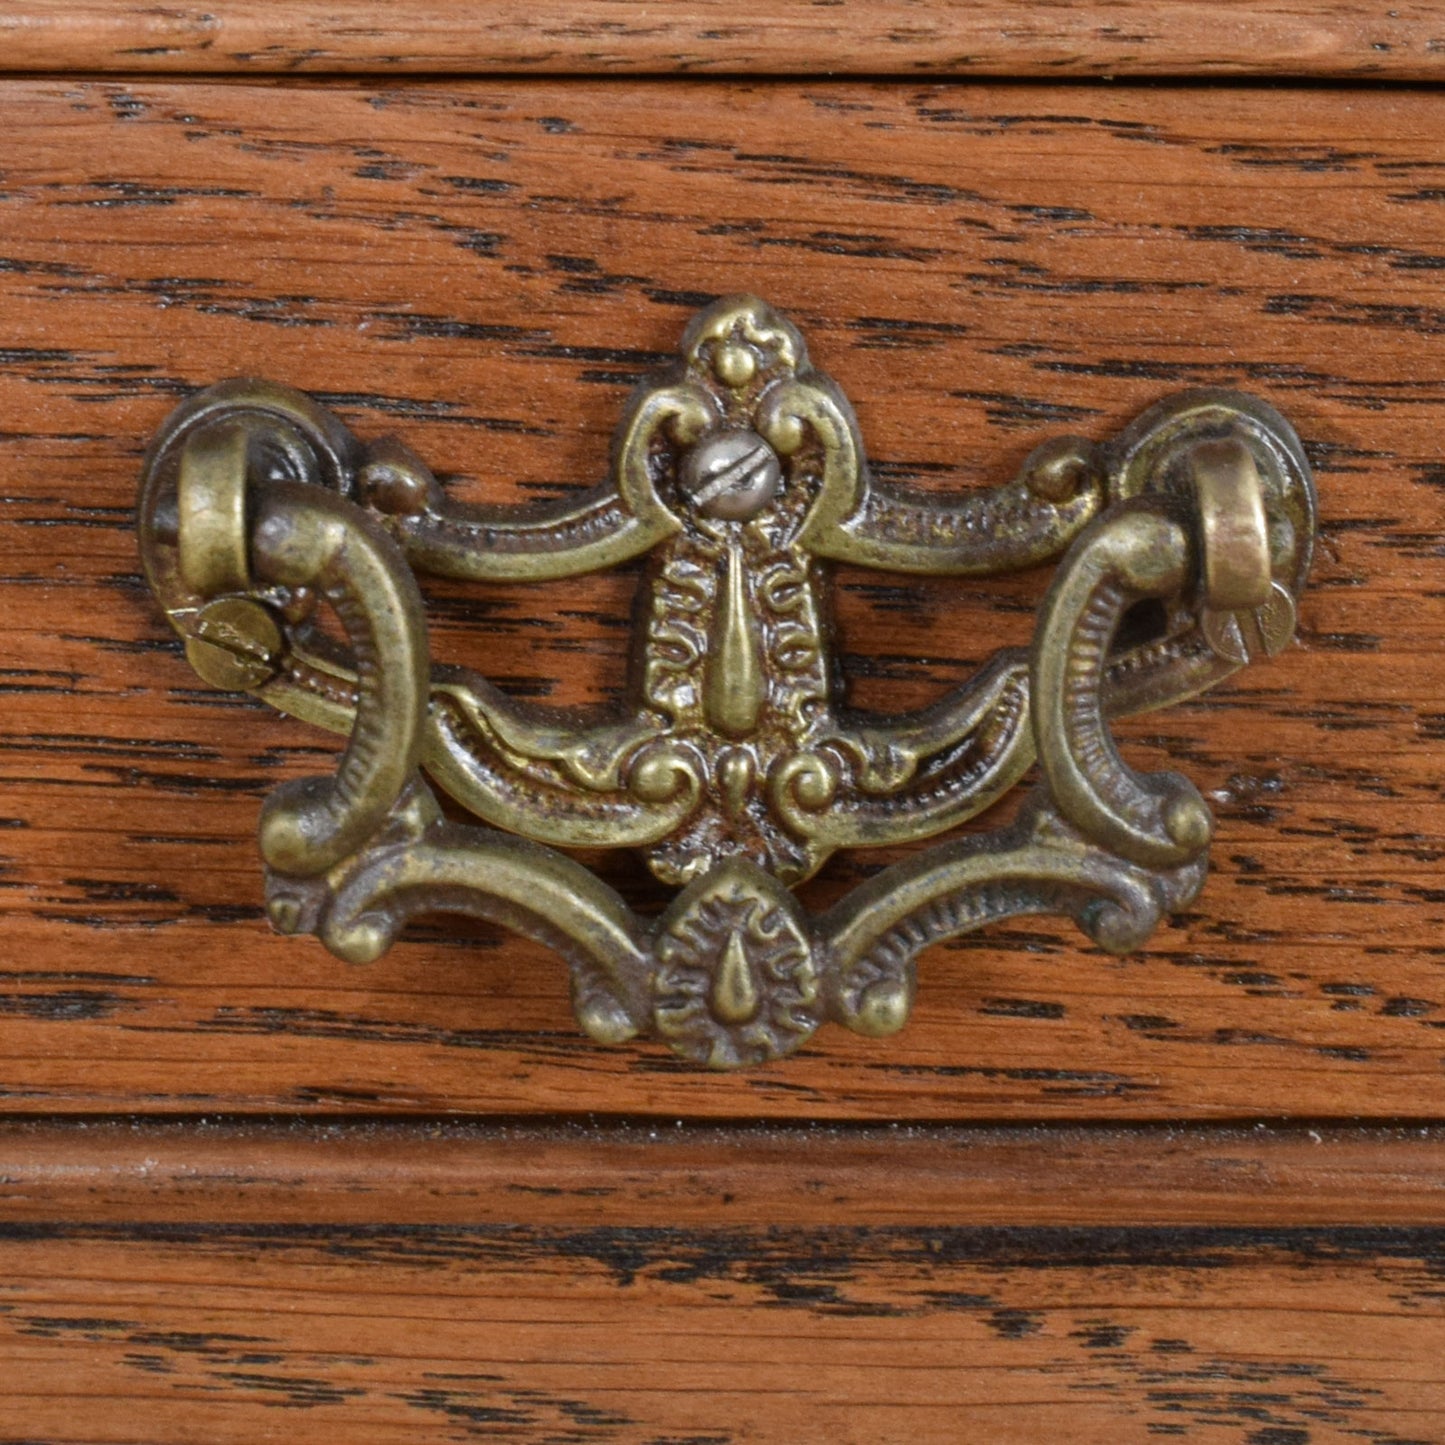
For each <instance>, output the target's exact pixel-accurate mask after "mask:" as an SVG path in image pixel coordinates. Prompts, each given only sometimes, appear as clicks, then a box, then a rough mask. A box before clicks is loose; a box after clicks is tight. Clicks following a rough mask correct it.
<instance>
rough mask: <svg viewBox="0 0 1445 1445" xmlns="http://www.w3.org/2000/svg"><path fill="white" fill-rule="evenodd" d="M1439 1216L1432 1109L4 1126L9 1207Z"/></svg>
mask: <svg viewBox="0 0 1445 1445" xmlns="http://www.w3.org/2000/svg"><path fill="white" fill-rule="evenodd" d="M198 1219H203V1220H209V1221H213V1222H225V1223H227V1224H309V1225H314V1226H321V1225H358V1224H378V1225H380V1224H398V1225H400V1224H405V1225H430V1224H445V1225H464V1224H465V1225H475V1224H515V1223H517V1222H518V1221H521V1220H525V1221H526V1222H527V1223H528V1224H531V1225H535V1226H539V1227H540V1226H545V1227H547V1228H581V1227H593V1226H596V1227H603V1226H606V1227H621V1226H626V1227H642V1226H646V1227H660V1226H671V1227H678V1228H684V1227H686V1228H695V1227H700V1226H704V1225H706V1226H726V1227H728V1228H760V1227H764V1226H782V1225H799V1226H809V1227H812V1226H822V1225H837V1226H841V1225H850V1226H862V1225H868V1226H874V1225H879V1226H890V1227H891V1226H904V1225H906V1226H910V1227H918V1228H921V1227H925V1226H928V1225H932V1224H937V1223H939V1222H940V1221H942V1222H946V1223H948V1224H949V1225H953V1226H962V1225H969V1226H979V1225H988V1226H996V1225H1010V1226H1028V1227H1031V1228H1033V1227H1040V1226H1062V1225H1071V1226H1076V1227H1078V1228H1081V1229H1082V1228H1089V1227H1095V1228H1098V1227H1104V1228H1113V1227H1114V1226H1116V1225H1119V1224H1122V1223H1127V1224H1129V1225H1130V1226H1131V1227H1138V1226H1162V1225H1171V1226H1179V1225H1184V1226H1192V1227H1198V1226H1228V1227H1233V1228H1238V1227H1245V1226H1249V1227H1259V1226H1269V1227H1277V1226H1283V1225H1289V1226H1341V1225H1369V1226H1373V1227H1378V1228H1381V1229H1383V1228H1387V1227H1395V1228H1400V1227H1406V1228H1417V1227H1420V1226H1445V1131H1442V1130H1440V1129H1439V1128H1427V1127H1419V1126H1416V1127H1412V1128H1380V1127H1374V1128H1368V1129H1366V1128H1348V1127H1345V1128H1342V1127H1339V1126H1334V1127H1331V1126H1328V1125H1320V1126H1307V1125H1298V1126H1282V1125H1274V1126H1265V1125H1262V1124H1261V1125H1255V1126H1251V1127H1247V1128H1234V1129H1228V1128H1213V1129H1206V1128H1199V1127H1197V1126H1196V1127H1182V1128H1181V1127H1177V1126H1171V1127H1167V1128H1166V1127H1157V1126H1156V1127H1149V1126H1137V1125H1136V1126H1134V1127H1132V1128H1130V1129H1127V1130H1120V1129H1103V1128H1091V1129H1079V1128H1067V1127H1059V1126H1053V1127H1043V1126H1035V1127H1032V1128H973V1129H920V1128H911V1129H877V1128H874V1129H826V1128H816V1127H815V1128H787V1127H777V1126H774V1127H770V1128H757V1127H752V1128H747V1127H744V1128H738V1127H730V1128H726V1129H721V1128H697V1127H687V1128H684V1127H668V1126H662V1127H654V1128H641V1127H636V1126H631V1127H628V1126H623V1127H616V1126H614V1127H607V1128H602V1127H597V1126H592V1127H586V1126H580V1125H576V1124H574V1125H571V1126H566V1127H563V1126H556V1125H553V1126H550V1127H547V1126H539V1125H530V1126H529V1125H513V1126H502V1127H499V1126H496V1125H492V1126H488V1127H485V1128H484V1127H479V1126H468V1125H458V1124H448V1123H446V1122H444V1121H427V1122H407V1123H401V1122H388V1123H383V1122H378V1121H369V1122H365V1123H359V1122H347V1121H331V1122H328V1123H325V1124H315V1123H307V1122H303V1121H291V1122H289V1123H281V1122H269V1123H237V1122H221V1121H215V1120H209V1121H208V1120H201V1121H195V1120H191V1121H188V1122H151V1123H144V1124H137V1123H133V1122H129V1123H128V1122H124V1121H119V1120H116V1121H105V1120H87V1121H74V1122H71V1123H69V1124H65V1123H31V1124H27V1123H14V1122H12V1123H9V1124H7V1125H6V1126H4V1127H3V1128H0V1220H3V1221H4V1222H5V1223H8V1224H22V1223H45V1222H53V1221H55V1220H64V1221H65V1222H66V1223H68V1224H72V1225H77V1224H91V1223H94V1224H104V1225H112V1224H115V1223H117V1222H121V1221H124V1222H126V1223H128V1224H183V1223H187V1222H189V1221H193V1220H198Z"/></svg>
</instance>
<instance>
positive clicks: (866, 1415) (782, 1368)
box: [0, 1222, 1445, 1445]
mask: <svg viewBox="0 0 1445 1445" xmlns="http://www.w3.org/2000/svg"><path fill="white" fill-rule="evenodd" d="M1442 1270H1445V1236H1442V1234H1441V1233H1440V1232H1439V1231H1399V1232H1394V1233H1387V1232H1382V1231H1372V1230H1348V1229H1339V1230H1302V1229H1292V1230H1290V1229H1284V1230H1275V1231H1262V1232H1246V1231H1228V1230H1187V1229H1172V1230H1140V1229H1113V1230H1046V1229H1044V1230H1030V1229H998V1230H977V1229H960V1228H958V1227H956V1226H951V1225H948V1224H944V1223H940V1224H935V1225H933V1226H930V1227H927V1228H893V1229H889V1228H876V1227H875V1228H847V1229H838V1228H831V1229H830V1228H806V1227H797V1226H793V1227H785V1228H776V1227H775V1228H767V1229H728V1228H717V1227H714V1228H706V1227H703V1228H676V1227H672V1228H631V1229H628V1228H590V1229H580V1230H568V1229H549V1228H545V1227H539V1226H536V1225H531V1224H518V1225H515V1226H512V1227H496V1226H475V1227H470V1228H445V1227H430V1228H416V1227H412V1228H402V1227H397V1226H392V1225H373V1226H356V1227H350V1228H332V1229H326V1230H317V1229H315V1228H308V1227H307V1226H304V1225H282V1226H269V1227H268V1226H251V1227H246V1226H239V1225H227V1224H210V1223H200V1222H196V1223H190V1224H181V1225H149V1226H146V1225H134V1226H123V1225H117V1226H114V1227H111V1228H108V1229H106V1228H95V1229H88V1228H80V1227H76V1226H69V1225H33V1226H24V1225H16V1226H11V1227H3V1228H0V1275H3V1281H4V1282H3V1285H0V1358H3V1359H4V1360H5V1361H6V1364H7V1366H8V1368H7V1369H5V1370H4V1371H0V1412H3V1419H4V1421H5V1425H4V1429H5V1431H6V1434H7V1436H8V1438H10V1439H16V1440H19V1439H24V1440H27V1441H44V1442H47V1445H62V1442H64V1445H79V1442H86V1445H100V1442H106V1445H111V1442H114V1445H120V1442H133V1441H136V1440H141V1439H143V1440H145V1441H147V1442H148V1445H169V1442H176V1445H194V1442H195V1441H197V1440H205V1441H207V1442H215V1445H230V1442H237V1445H240V1442H245V1445H251V1442H254V1441H257V1440H263V1439H274V1438H287V1439H298V1438H300V1439H305V1440H344V1441H346V1442H347V1445H377V1442H382V1441H427V1442H435V1441H472V1440H488V1441H511V1440H525V1441H532V1442H543V1441H555V1442H569V1441H572V1442H580V1441H586V1442H619V1445H620V1442H628V1445H681V1442H688V1445H704V1442H706V1445H733V1442H744V1441H749V1442H760V1441H767V1442H779V1445H784V1442H786V1445H792V1442H797V1441H816V1440H837V1441H840V1442H847V1445H876V1442H885V1441H888V1442H891V1441H896V1440H922V1441H929V1442H948V1445H952V1442H956V1441H960V1440H967V1441H987V1442H989V1445H995V1442H997V1445H1034V1442H1037V1441H1039V1440H1047V1439H1066V1440H1068V1441H1070V1442H1080V1445H1114V1442H1118V1441H1128V1442H1134V1441H1138V1442H1144V1441H1153V1440H1155V1439H1159V1438H1163V1439H1183V1440H1187V1441H1191V1442H1196V1445H1327V1442H1347V1441H1356V1440H1368V1441H1371V1442H1374V1445H1429V1442H1432V1441H1437V1440H1438V1439H1439V1433H1438V1427H1439V1424H1440V1421H1441V1419H1442V1417H1445V1386H1442V1382H1441V1375H1440V1370H1439V1358H1440V1353H1441V1350H1442V1348H1445V1321H1442V1313H1441V1308H1440V1287H1441V1277H1442ZM298 1432H299V1433H298Z"/></svg>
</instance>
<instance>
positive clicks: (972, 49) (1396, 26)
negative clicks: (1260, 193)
mask: <svg viewBox="0 0 1445 1445" xmlns="http://www.w3.org/2000/svg"><path fill="white" fill-rule="evenodd" d="M0 42H3V45H4V62H3V63H4V65H5V67H6V68H8V69H11V70H66V69H79V70H124V71H153V70H169V71H176V70H181V71H223V70H237V71H248V72H253V73H254V72H258V71H260V72H272V73H279V74H287V73H292V72H295V71H310V72H326V71H330V72H337V71H351V72H357V71H363V72H396V71H407V70H410V71H431V72H448V71H450V72H463V73H468V72H469V73H472V74H478V73H483V72H487V71H524V72H529V73H588V72H593V73H595V72H604V73H606V72H619V71H621V72H628V73H636V72H644V73H653V74H656V73H665V72H698V71H722V72H731V73H737V72H743V71H747V72H754V73H762V74H789V73H791V74H800V73H810V74H817V73H832V74H854V75H903V76H909V77H915V76H918V75H920V74H939V75H970V76H1052V77H1059V76H1087V75H1102V76H1136V75H1152V76H1159V75H1169V76H1178V75H1191V76H1219V75H1225V76H1230V75H1290V76H1330V77H1335V78H1340V77H1366V78H1369V79H1372V80H1376V79H1388V80H1433V79H1439V78H1440V76H1441V75H1442V73H1445V21H1442V18H1441V15H1440V10H1439V7H1438V6H1436V5H1432V4H1428V3H1414V4H1400V5H1390V6H1388V7H1387V6H1385V5H1381V4H1369V3H1360V0H1267V3H1260V0H1213V3H1209V4H1202V3H1194V0H1059V3H1049V4H1044V3H1039V0H1034V3H1030V4H1019V3H1017V0H849V3H848V4H846V5H842V4H836V3H834V4H821V3H817V0H668V3H667V4H666V5H652V6H648V7H645V8H639V7H638V6H637V5H635V4H633V3H631V0H566V3H561V4H557V3H553V4H532V5H526V4H518V3H516V0H502V3H497V0H493V3H490V4H489V5H488V6H487V8H486V12H485V21H484V22H483V23H479V22H478V18H477V10H476V6H475V5H473V4H470V3H461V0H452V3H447V0H388V3H386V4H383V5H378V4H375V3H371V0H366V3H359V0H348V3H340V4H338V3H327V4H318V3H305V0H288V3H287V4H285V5H277V4H276V3H275V0H217V3H214V4H208V5H206V6H204V7H197V6H172V5H165V6H162V5H152V4H137V3H124V0H89V3H86V0H14V3H12V4H9V5H7V6H6V8H5V12H4V13H3V14H0Z"/></svg>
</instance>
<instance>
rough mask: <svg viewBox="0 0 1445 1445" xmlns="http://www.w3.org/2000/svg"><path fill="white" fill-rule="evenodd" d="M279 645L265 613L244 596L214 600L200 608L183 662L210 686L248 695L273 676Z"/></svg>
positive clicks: (277, 630)
mask: <svg viewBox="0 0 1445 1445" xmlns="http://www.w3.org/2000/svg"><path fill="white" fill-rule="evenodd" d="M284 646H285V643H284V640H283V638H282V635H281V628H280V626H279V625H278V624H277V622H276V619H275V618H274V617H273V616H272V615H271V611H270V609H269V608H267V607H265V606H263V605H262V604H261V603H259V602H255V601H253V600H252V599H251V598H249V597H217V598H216V599H215V600H214V601H213V602H208V603H206V605H205V606H204V607H203V608H201V611H200V614H199V615H198V616H197V618H196V621H195V626H194V630H193V631H192V633H191V636H190V637H189V638H187V639H186V657H187V659H188V660H189V661H190V664H191V666H192V667H193V668H195V670H196V671H197V672H198V673H199V674H200V675H201V677H202V679H203V680H204V681H206V682H208V683H210V684H211V686H212V687H220V688H225V689H226V691H228V692H249V691H251V689H253V688H257V687H260V686H261V685H262V684H263V683H267V682H270V680H271V679H272V678H273V677H275V676H276V673H277V670H278V669H279V668H280V666H281V654H282V651H283V649H284Z"/></svg>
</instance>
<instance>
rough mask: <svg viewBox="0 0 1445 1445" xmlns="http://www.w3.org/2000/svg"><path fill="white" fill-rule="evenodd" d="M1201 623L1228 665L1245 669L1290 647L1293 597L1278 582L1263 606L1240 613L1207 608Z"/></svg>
mask: <svg viewBox="0 0 1445 1445" xmlns="http://www.w3.org/2000/svg"><path fill="white" fill-rule="evenodd" d="M1199 623H1200V628H1201V630H1202V631H1203V633H1204V640H1205V641H1206V642H1208V644H1209V645H1210V647H1211V648H1213V650H1214V651H1215V652H1216V653H1217V654H1218V655H1219V656H1220V657H1222V658H1223V659H1224V660H1225V661H1226V662H1232V663H1234V664H1235V665H1236V666H1239V667H1243V666H1244V665H1245V664H1246V663H1248V662H1252V661H1254V660H1255V659H1256V658H1260V657H1275V656H1277V655H1278V654H1279V653H1281V652H1283V651H1284V650H1285V648H1286V647H1288V646H1289V642H1290V639H1291V638H1292V637H1293V636H1294V628H1295V605H1294V598H1293V597H1291V596H1290V594H1289V590H1288V588H1286V587H1284V586H1282V585H1281V584H1280V583H1278V582H1275V583H1272V584H1271V586H1270V591H1269V597H1268V598H1267V599H1266V601H1265V603H1264V605H1263V606H1262V607H1255V608H1252V609H1245V610H1243V611H1239V612H1216V611H1215V610H1214V609H1213V608H1210V607H1206V608H1205V609H1204V610H1203V612H1202V613H1201V614H1200V618H1199Z"/></svg>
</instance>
